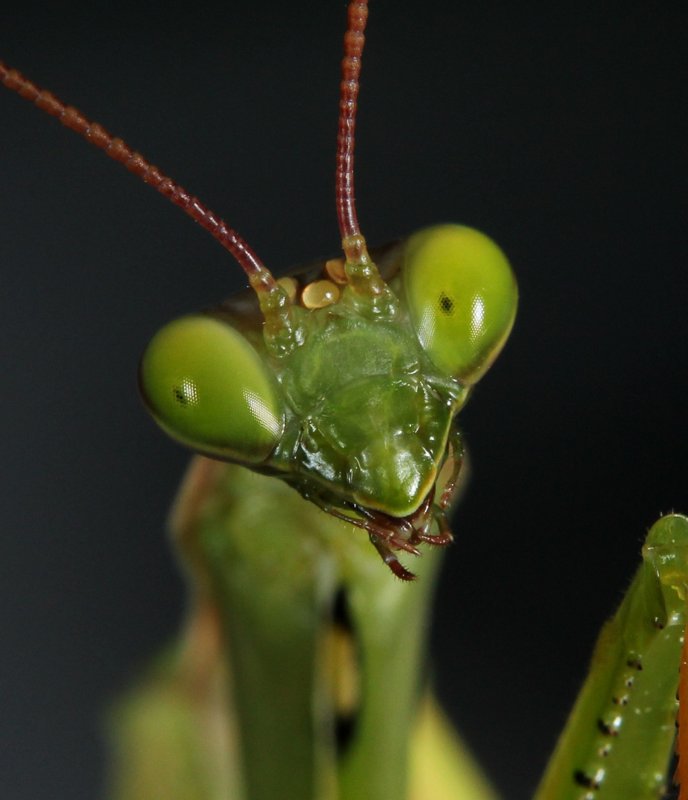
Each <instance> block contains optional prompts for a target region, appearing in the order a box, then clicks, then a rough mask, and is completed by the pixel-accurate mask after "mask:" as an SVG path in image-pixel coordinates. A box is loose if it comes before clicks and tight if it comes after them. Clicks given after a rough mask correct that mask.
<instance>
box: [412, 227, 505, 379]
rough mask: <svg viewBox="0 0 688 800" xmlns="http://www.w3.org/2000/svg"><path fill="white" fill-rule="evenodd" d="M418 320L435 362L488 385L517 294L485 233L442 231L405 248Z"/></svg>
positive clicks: (417, 237) (427, 232) (422, 234)
mask: <svg viewBox="0 0 688 800" xmlns="http://www.w3.org/2000/svg"><path fill="white" fill-rule="evenodd" d="M402 274H403V284H404V291H405V294H406V300H407V303H408V306H409V313H410V315H411V320H412V322H413V325H414V327H415V329H416V334H417V336H418V338H419V340H420V343H421V345H422V346H423V348H424V349H425V351H426V352H427V353H428V355H429V356H430V358H431V359H432V360H433V362H434V363H435V364H436V365H437V366H438V367H440V368H441V369H443V370H445V371H446V372H448V373H449V374H450V375H452V376H453V377H455V378H457V379H459V380H460V381H462V382H463V383H466V384H469V385H470V384H473V383H476V382H477V381H479V380H480V378H482V376H483V375H484V374H485V373H486V372H487V370H488V369H489V368H490V366H491V364H492V362H493V361H494V360H495V358H497V356H498V355H499V352H500V351H501V349H502V347H503V346H504V343H505V342H506V340H507V338H508V336H509V333H510V331H511V327H512V325H513V323H514V317H515V316H516V306H517V304H518V290H517V287H516V281H515V279H514V275H513V273H512V271H511V267H510V266H509V262H508V261H507V260H506V257H505V255H504V253H502V251H501V250H500V249H499V248H498V247H497V245H496V244H495V243H494V242H493V241H492V240H491V239H488V238H487V236H485V235H484V234H482V233H479V232H478V231H476V230H473V229H472V228H466V227H463V226H460V225H437V226H435V227H432V228H426V229H424V230H422V231H419V232H418V233H415V234H413V235H412V236H411V237H410V238H409V239H408V241H407V243H406V246H405V249H404V264H403V273H402Z"/></svg>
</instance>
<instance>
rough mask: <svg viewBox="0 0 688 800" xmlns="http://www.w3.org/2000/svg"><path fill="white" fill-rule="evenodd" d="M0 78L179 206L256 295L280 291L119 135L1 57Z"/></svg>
mask: <svg viewBox="0 0 688 800" xmlns="http://www.w3.org/2000/svg"><path fill="white" fill-rule="evenodd" d="M0 82H1V83H3V84H4V85H5V86H6V87H7V88H8V89H11V90H12V91H14V92H16V93H17V94H18V95H20V96H21V97H23V98H25V99H26V100H29V101H30V102H32V103H33V104H34V105H35V106H37V107H38V108H40V109H41V111H45V112H46V113H47V114H50V115H51V116H53V117H57V119H59V121H60V122H61V123H62V124H63V125H64V126H65V127H67V128H70V129H71V130H73V131H75V132H76V133H78V134H79V135H80V136H83V138H84V139H86V141H88V142H90V143H91V144H93V145H95V146H96V147H99V148H100V149H101V150H102V151H103V152H104V153H105V154H106V155H108V156H110V158H112V159H114V160H115V161H119V163H120V164H123V165H124V166H125V167H126V168H127V169H128V170H129V171H130V172H133V173H134V175H137V176H138V177H139V178H141V180H143V181H144V182H145V183H147V184H149V185H150V186H152V187H153V188H154V189H156V190H157V191H158V192H160V194H162V195H163V196H164V197H167V198H168V200H171V201H172V202H173V203H174V204H175V205H177V206H179V208H181V209H182V210H183V211H185V212H186V213H187V214H188V215H189V216H190V217H191V218H192V219H193V220H194V221H196V222H197V223H198V224H199V225H201V227H203V228H205V229H206V230H207V231H208V232H209V233H211V234H212V235H213V236H214V237H215V239H217V241H218V242H219V243H220V244H221V245H222V246H223V247H224V248H225V249H226V250H229V252H230V253H231V254H232V255H233V256H234V258H235V259H236V260H237V262H238V263H239V266H240V267H241V268H242V269H243V270H244V272H245V273H246V275H247V276H248V279H249V283H250V284H251V286H252V287H253V288H254V289H255V290H256V292H257V293H258V295H259V297H261V295H265V294H266V293H268V294H269V293H273V294H274V293H275V292H281V290H280V289H279V287H278V286H277V283H276V281H275V279H274V278H273V276H272V274H271V273H270V271H269V270H268V269H267V267H266V266H265V265H264V264H263V262H262V261H261V260H260V259H259V258H258V256H257V255H256V254H255V253H254V252H253V250H252V249H251V247H249V245H248V244H247V243H246V242H245V241H244V240H243V239H242V238H241V236H239V234H238V233H237V232H236V231H235V230H233V229H232V228H230V227H229V225H227V223H226V222H224V220H222V219H221V218H220V217H218V216H217V215H216V214H214V213H213V212H212V211H211V210H210V209H209V208H208V207H207V206H205V205H204V204H203V203H201V201H200V200H199V199H198V198H197V197H194V196H193V195H191V194H189V193H188V192H187V191H186V189H184V188H183V187H182V186H180V185H179V184H178V183H175V182H174V181H173V180H172V179H171V178H168V177H167V175H164V174H163V173H162V172H160V170H159V169H158V168H157V167H155V166H153V165H152V164H149V163H148V162H147V161H146V160H145V159H144V158H143V156H142V155H141V154H140V153H137V152H135V151H134V150H132V149H131V148H130V147H129V146H128V145H127V144H126V142H124V141H123V140H122V139H119V138H116V137H114V136H112V135H111V134H110V133H108V132H107V131H106V130H105V128H103V127H102V125H99V124H98V123H97V122H91V121H90V120H88V119H86V118H85V117H84V116H83V115H82V114H81V112H80V111H79V110H78V109H76V108H74V107H73V106H68V105H65V104H64V103H63V102H62V101H61V100H58V98H57V97H55V96H54V95H53V94H51V92H48V91H45V90H43V89H39V88H38V87H37V86H35V85H34V84H33V83H32V82H31V81H30V80H28V79H27V78H25V77H24V76H23V75H22V74H21V73H20V72H18V71H17V70H15V69H10V68H9V67H7V66H6V65H5V64H4V63H3V62H2V61H0ZM261 305H262V304H261Z"/></svg>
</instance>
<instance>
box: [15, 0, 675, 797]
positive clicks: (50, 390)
mask: <svg viewBox="0 0 688 800" xmlns="http://www.w3.org/2000/svg"><path fill="white" fill-rule="evenodd" d="M420 7H421V6H419V5H416V10H415V11H414V12H411V11H406V10H405V8H404V6H403V5H402V4H399V3H398V2H391V0H381V2H373V3H372V9H371V21H370V26H369V40H368V49H367V52H366V57H365V64H364V76H363V92H362V107H361V114H360V123H359V147H358V151H357V154H358V159H357V165H358V172H357V178H358V184H357V186H358V197H359V212H360V218H361V221H362V225H363V229H364V232H365V234H366V235H367V237H368V239H369V241H370V242H384V241H387V240H389V239H392V238H395V237H397V236H400V235H403V234H404V233H407V232H409V231H411V230H413V229H415V228H417V227H420V226H422V225H425V224H427V223H430V222H434V221H444V220H456V221H461V222H466V223H469V224H471V225H474V226H476V227H479V228H481V229H483V230H485V231H486V232H487V233H489V234H491V235H492V236H493V237H494V238H495V239H497V241H498V242H500V244H501V245H502V246H503V248H504V249H505V251H506V252H507V253H508V254H509V256H510V257H511V260H512V262H513V265H514V267H515V270H516V272H517V275H518V279H519V282H520V286H521V296H522V301H521V307H520V311H519V317H518V320H517V324H516V328H515V331H514V334H513V338H512V340H511V341H510V343H509V345H508V347H507V349H506V351H505V353H504V354H503V355H502V357H501V358H500V360H499V362H498V363H497V365H496V366H495V368H494V370H493V372H492V373H490V375H489V376H488V377H487V378H486V379H485V381H484V383H483V384H481V385H480V387H479V388H478V390H477V391H476V393H475V396H474V398H473V400H472V401H471V403H470V405H469V407H468V408H467V409H466V410H465V412H464V413H463V414H462V417H463V419H464V422H463V426H464V428H465V431H466V434H467V438H468V441H469V444H470V447H471V452H472V457H473V479H472V485H471V487H470V491H469V492H468V495H467V497H466V500H465V502H464V504H463V506H462V507H461V508H460V510H459V512H458V514H457V517H456V522H455V531H456V534H457V542H456V545H455V546H454V547H453V548H452V550H451V552H450V553H449V556H448V559H447V565H446V569H445V573H444V576H443V581H442V585H441V587H440V590H439V598H438V613H437V624H436V627H435V630H434V652H435V661H434V675H435V680H436V683H437V685H438V688H439V692H440V694H441V696H442V698H443V700H444V702H445V704H446V706H447V708H448V709H449V711H450V713H451V715H452V717H453V718H454V719H455V720H456V721H457V723H458V724H459V725H460V726H461V728H462V729H463V730H464V732H465V733H466V735H467V736H468V738H469V739H470V741H471V742H472V743H473V745H474V747H475V749H476V751H477V753H478V754H479V756H480V758H481V759H482V761H483V762H484V763H485V765H486V766H487V768H488V769H489V771H490V773H492V774H493V775H494V776H495V779H496V780H497V782H498V784H499V786H500V788H501V789H502V790H503V791H504V793H505V794H506V795H507V797H508V798H509V799H510V800H512V799H513V798H524V797H527V796H528V794H529V792H530V791H531V789H532V788H533V786H534V784H535V783H536V781H537V776H538V775H539V773H540V771H541V768H542V766H543V764H544V761H545V758H546V754H547V752H548V751H549V749H550V747H551V746H552V744H553V742H554V738H555V736H556V732H557V731H558V729H559V728H560V726H561V724H562V722H563V719H564V716H565V713H566V709H567V708H568V706H569V704H570V702H571V700H572V698H573V696H574V693H575V690H576V687H577V684H578V681H579V680H580V678H581V676H582V674H583V671H584V668H585V665H586V662H587V659H588V656H589V652H590V649H591V646H592V643H593V640H594V636H595V632H596V630H597V628H598V627H599V625H600V623H601V622H602V620H603V619H604V617H605V615H606V614H607V613H608V612H609V611H610V610H611V609H612V607H613V606H614V604H615V603H617V601H618V600H619V597H620V593H621V591H622V589H623V588H624V586H625V585H626V584H627V582H628V580H629V577H630V575H631V573H632V571H633V569H634V567H635V564H636V563H637V559H638V551H639V547H640V543H641V541H642V538H643V534H644V531H645V530H646V528H647V527H648V526H649V525H650V524H651V523H652V521H653V520H654V519H655V518H656V517H657V515H658V514H659V513H660V512H661V511H668V510H670V509H672V508H676V509H683V510H684V511H688V454H687V448H686V445H687V436H686V434H687V432H688V431H687V425H686V414H685V397H686V392H685V390H686V378H685V376H686V364H687V358H688V320H687V317H686V294H687V291H686V287H687V281H686V238H687V237H686V233H685V216H684V214H685V207H684V203H685V166H686V164H685V141H686V133H687V132H686V126H685V107H686V97H685V88H684V87H685V66H686V65H685V61H684V60H683V59H684V55H683V49H684V48H683V44H684V43H685V35H686V25H685V23H686V19H685V16H684V15H683V14H680V12H678V11H676V9H677V8H678V7H679V4H660V5H657V4H652V5H651V4H649V3H648V4H642V3H639V4H611V3H608V4H600V3H593V2H589V3H580V2H577V3H573V2H570V3H557V4H549V5H547V6H545V5H544V4H543V6H542V7H537V6H534V5H533V6H530V7H527V8H526V7H523V5H522V4H521V5H519V6H516V5H513V4H512V5H509V4H504V3H500V2H496V1H494V0H488V2H484V3H479V4H467V3H466V4H464V3H445V2H433V0H429V2H427V3H424V4H422V8H423V13H422V14H421V13H420V11H418V10H417V9H418V8H420ZM162 8H163V6H162V4H160V8H159V9H156V8H152V7H146V6H145V5H144V6H143V7H140V8H139V10H138V11H136V12H134V11H131V12H130V11H129V10H128V9H126V8H124V7H118V9H119V10H117V11H114V10H112V8H111V7H110V6H108V5H106V4H98V3H90V4H89V5H88V6H83V7H81V6H78V5H75V4H72V3H66V4H60V6H59V12H58V10H57V7H56V10H55V11H53V16H50V17H45V16H44V12H43V11H42V7H41V10H40V11H39V10H37V6H36V7H34V6H33V5H32V4H31V3H25V4H22V7H21V9H20V10H18V11H17V10H15V11H14V12H13V13H12V14H11V15H9V14H8V15H4V16H3V20H2V27H1V30H0V57H2V58H4V59H5V60H6V61H7V62H8V63H12V64H14V65H16V66H17V67H18V68H19V69H21V70H23V71H24V72H26V73H27V74H28V75H30V76H31V77H32V78H33V79H34V80H35V81H36V82H38V83H41V84H44V85H46V86H49V87H50V88H51V89H52V90H53V91H54V92H55V93H57V94H58V95H60V96H62V97H63V98H64V99H66V100H68V101H69V102H71V103H74V104H76V105H78V106H79V107H81V108H82V109H83V110H84V111H85V112H86V113H87V114H88V115H90V116H92V117H94V118H96V119H98V120H100V121H101V122H102V123H103V124H104V125H106V127H108V128H110V129H111V130H112V131H113V132H115V133H118V134H120V135H122V136H124V137H125V138H127V140H128V141H129V142H130V143H131V144H132V145H133V146H134V147H136V148H138V149H140V150H141V151H142V152H143V153H145V154H147V155H148V156H149V157H150V158H151V159H152V160H153V161H154V162H155V163H158V164H159V165H160V166H161V167H162V168H163V169H165V170H166V171H168V172H169V173H170V174H171V175H173V176H174V177H175V178H177V179H178V180H179V181H181V182H182V183H184V184H185V185H187V186H188V188H189V189H191V190H192V191H193V192H195V193H197V194H198V195H199V196H200V197H202V198H203V199H205V200H206V201H207V202H208V203H209V204H210V205H211V206H213V207H214V208H216V209H217V210H218V211H219V212H220V213H222V214H223V215H224V216H225V217H226V219H227V220H228V221H229V222H230V223H231V224H232V225H234V226H236V227H237V228H238V229H239V230H240V231H241V232H242V233H243V234H244V235H245V237H246V238H247V239H248V240H249V241H250V242H251V243H252V244H253V246H254V247H255V248H256V250H257V251H258V252H259V253H260V254H261V255H262V257H263V258H264V259H265V260H266V262H267V263H268V264H269V265H270V266H272V267H274V268H275V269H276V270H281V269H283V268H287V267H290V266H293V265H295V264H298V263H299V262H301V261H307V260H309V259H310V258H312V257H315V256H319V255H323V254H328V253H336V251H337V247H338V241H337V228H336V219H335V215H334V208H333V200H332V193H333V188H332V187H333V178H332V173H333V152H334V146H335V129H336V108H337V91H338V80H339V77H338V76H339V59H340V48H341V35H342V32H343V25H344V3H342V2H327V3H325V2H317V3H315V2H314V3H310V4H308V5H307V6H306V7H304V8H303V10H299V11H298V12H296V11H294V8H296V6H294V5H292V4H287V3H284V4H280V5H279V6H277V5H273V4H270V3H261V2H255V3H252V4H248V3H242V4H233V3H228V4H226V6H225V7H224V8H223V10H218V9H216V8H215V7H210V6H201V7H200V8H199V7H197V8H196V9H195V10H193V11H191V10H190V9H189V8H188V7H187V5H186V4H179V3H170V4H165V6H164V11H162V10H161V9H162ZM0 123H1V124H0V264H1V266H0V269H1V270H2V273H1V274H2V292H0V302H1V309H2V310H1V313H0V320H1V322H2V333H1V335H0V346H1V347H2V359H1V361H0V364H1V365H2V391H1V392H0V421H1V423H2V432H1V434H0V435H1V437H2V444H3V462H2V463H3V472H2V482H1V484H0V486H1V488H0V496H1V497H2V512H1V513H2V520H3V529H4V530H3V539H2V546H1V549H0V553H1V556H0V632H1V639H0V641H1V642H2V652H1V654H0V786H2V791H1V793H2V796H3V798H5V797H6V798H9V800H36V799H37V798H43V797H50V798H65V799H66V798H69V800H75V799H77V798H88V799H89V800H90V798H94V797H96V796H97V795H98V792H99V787H100V785H101V776H102V772H103V752H102V749H101V735H100V731H101V718H102V711H103V709H104V708H105V707H106V705H107V703H108V701H109V700H110V699H111V698H112V697H113V696H115V695H116V693H117V692H118V691H119V690H120V689H121V688H122V687H124V686H125V685H126V684H127V682H128V680H129V678H130V677H131V676H132V675H133V674H134V672H135V670H136V667H137V666H140V665H141V664H143V663H145V660H146V658H147V657H149V656H151V655H152V654H153V653H154V652H155V651H156V648H157V647H158V646H159V645H160V644H161V643H163V642H165V641H166V640H167V639H168V638H169V637H170V636H171V635H172V634H173V633H174V631H175V629H176V627H177V623H178V621H179V619H180V616H181V613H182V610H183V607H184V600H183V587H182V585H181V582H180V580H179V577H178V575H177V573H176V570H175V566H174V564H173V562H172V559H171V558H170V556H169V554H168V550H167V547H166V541H165V534H164V531H163V520H164V518H165V514H166V511H167V508H168V506H169V503H170V501H171V499H172V496H173V494H174V492H175V487H176V485H177V483H178V481H179V478H180V476H181V474H182V471H183V469H184V464H185V462H186V461H187V454H186V453H185V452H183V451H182V450H181V449H179V448H178V447H176V446H175V445H173V444H171V443H170V442H168V441H167V440H165V438H164V437H163V436H162V435H161V434H160V433H159V432H158V431H157V430H156V429H155V427H154V426H153V424H152V423H151V422H150V421H149V420H148V418H147V417H146V415H145V413H144V411H143V410H142V408H141V407H140V404H139V400H138V397H137V391H136V365H137V360H138V357H139V354H140V352H141V350H142V348H143V347H144V345H145V343H146V341H147V340H148V338H149V337H150V336H151V335H152V333H153V332H154V331H155V330H156V329H157V328H158V327H159V326H160V325H161V324H162V323H164V322H165V321H166V320H168V319H170V318H172V317H174V316H175V315H178V314H180V313H182V312H185V311H187V310H193V309H196V308H201V307H204V306H206V305H208V304H211V303H213V302H215V301H216V300H219V299H220V298H222V297H223V296H224V295H225V294H227V293H228V292H229V291H230V290H231V289H232V288H234V287H236V286H239V285H241V284H242V275H241V273H240V272H239V269H238V268H237V267H236V266H235V265H234V264H233V262H232V261H231V260H230V259H229V258H228V257H227V256H226V255H225V254H224V252H223V251H222V250H221V249H220V248H219V247H217V245H216V244H215V243H214V242H213V241H212V240H211V239H210V237H208V236H207V235H206V234H205V233H204V232H202V231H201V230H200V228H198V227H197V226H194V225H193V224H192V223H191V222H189V221H187V220H186V219H185V218H184V217H183V216H182V215H181V214H180V212H179V211H178V210H177V209H175V208H173V207H172V206H170V205H168V204H166V203H165V202H164V201H163V200H162V199H161V198H159V197H158V196H157V195H156V194H154V193H153V192H152V191H151V190H150V189H148V188H146V187H145V186H143V185H138V184H137V183H136V181H135V180H134V179H132V178H131V177H130V176H129V175H127V174H126V173H125V172H124V171H123V170H122V169H121V168H120V167H117V166H116V165H114V164H113V163H111V162H109V161H108V160H107V159H105V158H103V157H102V155H100V154H99V153H97V152H95V151H92V150H91V149H90V148H89V147H88V146H87V145H85V144H84V143H83V142H82V141H80V140H78V139H77V138H76V137H74V136H73V134H70V133H69V132H67V131H66V130H64V129H62V128H61V127H60V126H59V125H57V124H56V123H55V122H54V121H51V120H49V119H47V118H44V117H43V116H41V115H40V114H39V113H38V112H37V111H35V110H33V109H32V108H30V107H29V106H28V104H26V103H24V102H22V101H21V100H19V99H18V98H16V97H13V96H12V95H10V94H9V93H4V94H3V93H0Z"/></svg>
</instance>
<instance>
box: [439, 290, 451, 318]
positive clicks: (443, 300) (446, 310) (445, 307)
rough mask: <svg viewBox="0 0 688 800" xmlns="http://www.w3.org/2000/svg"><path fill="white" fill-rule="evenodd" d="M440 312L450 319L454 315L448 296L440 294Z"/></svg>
mask: <svg viewBox="0 0 688 800" xmlns="http://www.w3.org/2000/svg"><path fill="white" fill-rule="evenodd" d="M439 306H440V311H441V312H442V313H443V314H445V315H446V316H447V317H451V316H452V314H453V313H454V301H453V300H452V299H451V297H449V295H448V294H445V293H444V292H442V294H441V295H440V302H439Z"/></svg>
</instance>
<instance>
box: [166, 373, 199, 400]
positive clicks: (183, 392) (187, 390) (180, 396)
mask: <svg viewBox="0 0 688 800" xmlns="http://www.w3.org/2000/svg"><path fill="white" fill-rule="evenodd" d="M172 393H173V394H174V398H175V400H176V401H177V402H178V403H179V405H180V406H193V405H196V403H197V402H198V389H197V388H196V384H195V383H194V382H193V381H192V380H190V379H189V378H184V380H183V381H182V382H181V383H180V384H177V386H175V387H173V389H172Z"/></svg>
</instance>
